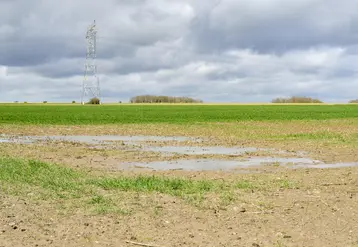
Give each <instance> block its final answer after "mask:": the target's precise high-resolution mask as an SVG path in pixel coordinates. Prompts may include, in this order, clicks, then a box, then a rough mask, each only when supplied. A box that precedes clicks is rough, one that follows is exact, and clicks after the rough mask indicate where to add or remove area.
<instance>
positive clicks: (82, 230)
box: [0, 169, 358, 246]
mask: <svg viewBox="0 0 358 247" xmlns="http://www.w3.org/2000/svg"><path fill="white" fill-rule="evenodd" d="M222 175H224V174H222ZM281 175H282V174H281ZM224 176H226V175H224ZM237 176H239V175H230V178H229V179H238V178H239V177H237ZM241 176H242V175H241ZM260 176H262V175H259V177H256V179H260V178H262V179H273V177H271V178H270V177H269V178H267V177H260ZM286 176H293V177H295V179H296V180H297V181H299V180H300V181H301V184H300V187H299V188H298V189H279V190H276V189H273V190H270V189H269V190H266V191H260V190H258V191H241V192H237V193H236V194H234V197H235V201H234V202H232V201H231V202H230V200H229V201H228V203H227V204H221V205H219V204H217V203H215V197H214V198H212V199H210V197H209V198H207V200H208V203H207V204H203V205H202V206H201V207H197V206H193V205H190V204H188V203H185V202H183V201H182V200H180V199H178V198H175V197H171V196H166V195H161V194H142V193H141V194H136V193H125V194H123V193H119V195H118V197H117V198H118V199H117V203H120V204H121V206H122V207H123V208H130V209H131V210H130V213H128V214H125V213H122V214H121V213H119V214H105V215H103V214H94V213H88V212H87V211H84V210H83V209H79V208H78V209H75V208H74V207H73V206H69V205H68V204H69V202H68V201H67V202H66V201H61V200H59V201H40V202H36V201H32V200H31V199H28V198H22V199H19V198H18V197H14V196H9V195H5V194H3V193H1V194H0V196H1V204H0V216H1V217H0V240H1V244H0V246H35V245H37V246H49V245H51V246H64V245H66V246H83V245H85V246H96V245H98V246H133V245H131V244H127V243H126V240H130V241H133V242H141V243H147V244H148V243H151V244H156V245H159V246H357V244H358V237H357V234H356V233H357V231H358V224H357V220H356V219H357V214H358V194H357V193H358V191H357V190H356V188H357V185H358V181H357V177H358V173H357V169H355V170H351V169H348V170H347V169H345V170H339V171H338V172H336V173H335V176H334V177H333V176H332V174H331V173H330V172H328V171H317V170H314V171H310V172H309V173H305V172H303V171H301V172H299V171H295V172H291V173H289V174H286ZM318 181H319V182H318ZM123 198H126V199H125V200H123ZM123 201H124V202H123ZM124 212H126V211H125V210H124Z"/></svg>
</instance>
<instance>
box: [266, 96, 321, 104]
mask: <svg viewBox="0 0 358 247" xmlns="http://www.w3.org/2000/svg"><path fill="white" fill-rule="evenodd" d="M272 103H323V102H322V101H321V100H319V99H313V98H310V97H305V96H292V97H290V98H276V99H273V100H272Z"/></svg>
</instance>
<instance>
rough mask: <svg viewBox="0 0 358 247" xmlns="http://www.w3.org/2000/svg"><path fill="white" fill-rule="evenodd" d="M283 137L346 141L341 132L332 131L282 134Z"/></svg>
mask: <svg viewBox="0 0 358 247" xmlns="http://www.w3.org/2000/svg"><path fill="white" fill-rule="evenodd" d="M282 137H283V139H290V140H337V141H343V142H344V141H346V138H345V137H344V136H343V135H342V134H339V133H331V132H326V131H323V132H315V133H295V134H288V135H284V136H282Z"/></svg>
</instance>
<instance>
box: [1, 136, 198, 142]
mask: <svg viewBox="0 0 358 247" xmlns="http://www.w3.org/2000/svg"><path fill="white" fill-rule="evenodd" d="M36 141H67V142H79V143H85V144H111V143H113V142H116V141H123V142H130V143H131V142H142V141H158V142H159V141H177V142H182V141H191V142H201V141H202V140H201V139H199V138H191V137H184V136H114V135H113V136H111V135H108V136H13V137H10V136H0V142H4V143H5V142H6V143H34V142H36Z"/></svg>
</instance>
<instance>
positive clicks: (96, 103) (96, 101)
mask: <svg viewBox="0 0 358 247" xmlns="http://www.w3.org/2000/svg"><path fill="white" fill-rule="evenodd" d="M99 103H100V100H99V99H98V98H96V97H94V98H92V99H90V100H89V101H88V103H87V104H91V105H99Z"/></svg>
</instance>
